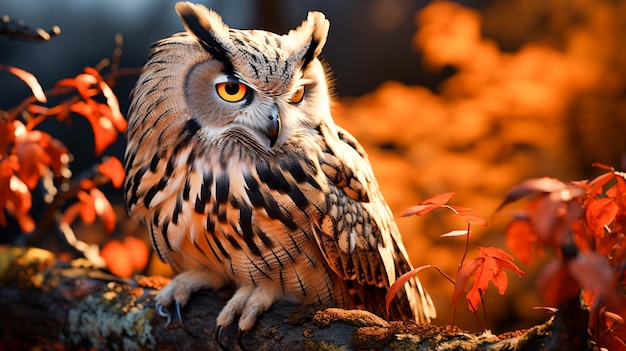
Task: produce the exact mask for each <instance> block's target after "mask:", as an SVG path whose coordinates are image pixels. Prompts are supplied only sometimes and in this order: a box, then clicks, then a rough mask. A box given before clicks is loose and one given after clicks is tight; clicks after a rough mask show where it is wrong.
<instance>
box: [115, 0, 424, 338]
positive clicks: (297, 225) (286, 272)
mask: <svg viewBox="0 0 626 351" xmlns="http://www.w3.org/2000/svg"><path fill="white" fill-rule="evenodd" d="M176 11H177V13H178V15H179V16H180V18H181V20H182V22H183V24H184V27H185V29H186V32H184V33H178V34H175V35H173V36H171V37H169V38H165V39H163V40H160V41H158V42H156V43H155V44H154V45H153V47H152V52H151V54H150V56H149V58H148V59H147V61H146V63H145V66H144V68H143V72H142V74H141V76H140V77H139V79H138V81H137V83H136V86H135V88H134V90H133V92H132V96H131V97H132V102H131V106H130V110H129V124H128V131H127V134H126V138H127V148H126V152H125V168H126V171H127V175H126V180H125V184H124V186H125V195H126V202H127V208H128V211H129V213H130V215H131V216H132V217H133V218H135V219H138V220H140V221H141V222H143V223H144V225H145V226H146V227H147V230H148V232H149V233H150V236H151V239H152V244H153V246H154V249H155V251H156V252H157V253H158V255H159V256H160V257H161V258H162V259H163V260H164V261H165V262H167V263H169V264H170V265H171V266H172V268H173V269H174V271H175V272H176V273H177V275H176V276H175V277H174V278H173V279H172V281H171V282H170V283H169V285H167V286H166V287H165V288H164V289H162V290H161V291H160V292H159V293H158V295H157V296H156V301H157V307H159V308H166V307H169V306H173V305H176V306H184V305H185V304H186V303H187V301H188V300H189V298H190V294H192V293H193V292H195V291H198V290H202V289H220V288H222V287H227V286H231V287H233V288H234V289H235V293H234V295H233V296H232V298H230V300H229V301H228V302H227V303H226V305H225V306H224V307H223V309H222V310H221V311H220V312H219V314H218V315H217V327H218V329H219V331H220V332H221V330H222V329H223V328H225V327H227V326H229V325H231V324H233V323H234V322H236V320H238V328H239V330H240V331H247V330H250V329H251V328H252V327H253V326H254V324H255V321H256V320H257V318H258V317H259V316H260V315H261V314H262V313H263V312H265V311H266V310H267V309H268V308H270V307H271V306H272V304H273V303H274V302H276V301H278V300H288V301H293V302H296V303H301V304H313V303H316V304H320V305H322V306H329V307H330V306H332V307H341V308H346V309H365V310H369V311H371V312H373V313H376V314H378V315H380V316H384V317H388V318H390V319H402V320H405V319H413V320H416V321H418V322H429V321H430V320H431V318H434V317H435V309H434V307H433V303H432V300H431V298H430V297H429V295H428V294H427V293H426V292H425V290H424V289H423V288H422V286H421V284H420V282H419V281H418V280H417V279H416V278H414V279H412V280H410V281H409V282H408V283H407V284H406V285H405V287H404V289H401V291H400V293H398V295H397V296H396V297H395V298H394V300H393V301H392V304H391V308H390V311H389V312H388V314H387V311H386V310H385V293H386V291H387V289H388V287H389V286H390V284H392V283H393V282H394V281H395V280H396V279H397V278H398V277H399V276H400V275H402V274H403V273H405V272H407V271H409V270H411V269H412V266H411V263H410V261H409V258H408V255H407V252H406V249H405V247H404V245H403V244H402V239H401V237H400V233H399V231H398V227H397V226H396V223H395V222H394V217H393V215H392V213H391V211H390V209H389V207H388V206H387V204H386V202H385V200H384V198H383V196H382V194H381V192H380V190H379V187H378V183H377V181H376V178H375V177H374V174H373V172H372V167H371V165H370V163H369V161H368V157H367V154H366V152H365V150H364V149H363V147H362V146H361V145H360V144H359V142H358V141H357V140H356V139H355V138H354V137H353V136H352V135H350V133H348V132H347V131H346V130H344V129H342V128H341V127H339V126H338V125H336V124H335V123H334V121H333V118H332V116H331V97H330V95H331V94H330V92H329V91H330V88H329V77H328V76H329V74H328V73H327V69H326V68H325V65H324V64H322V63H321V61H320V59H319V55H320V52H321V50H322V47H323V46H324V44H325V42H326V37H327V34H328V29H329V21H328V20H327V19H326V18H325V17H324V15H323V14H322V13H319V12H310V13H309V14H308V17H307V19H306V20H305V21H303V22H302V24H301V25H300V26H299V27H297V28H296V29H294V30H291V31H290V32H289V33H288V34H286V35H278V34H274V33H271V32H267V31H263V30H237V29H231V28H229V27H228V26H227V25H225V24H224V23H223V21H222V19H221V17H220V16H219V15H218V14H217V13H215V12H213V11H212V10H209V9H207V8H205V7H203V6H201V5H194V4H190V3H183V2H181V3H177V4H176Z"/></svg>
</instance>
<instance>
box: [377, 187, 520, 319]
mask: <svg viewBox="0 0 626 351" xmlns="http://www.w3.org/2000/svg"><path fill="white" fill-rule="evenodd" d="M454 195H455V193H442V194H438V195H435V196H433V197H431V198H428V199H426V200H423V201H421V202H420V203H419V204H418V205H416V206H412V207H410V208H409V209H407V211H406V212H405V213H404V214H402V216H403V217H407V216H414V215H417V216H420V215H423V214H426V213H428V212H430V211H432V210H434V209H437V208H447V209H449V210H450V211H452V213H453V214H454V215H456V216H459V217H461V218H462V219H463V220H465V221H466V222H467V224H468V227H467V229H466V230H453V231H450V232H448V233H446V234H443V235H441V237H456V236H464V235H467V237H468V240H469V235H470V233H471V230H470V226H471V225H472V224H475V225H481V226H486V225H487V221H485V220H484V219H483V218H482V217H480V216H479V215H477V214H475V213H474V212H473V211H472V209H470V208H466V207H460V206H455V205H450V204H448V202H449V201H450V200H451V199H452V197H453V196H454ZM478 250H479V257H477V258H475V259H472V260H470V261H465V262H463V261H464V259H465V254H464V255H463V259H461V265H460V267H459V270H458V272H457V277H456V281H455V280H454V279H452V278H451V277H450V276H448V275H447V274H446V273H445V272H443V271H442V270H441V268H439V267H438V266H435V265H424V266H420V267H417V268H415V269H413V270H411V271H409V272H407V273H405V274H403V275H402V276H400V277H399V278H398V279H397V280H396V281H395V282H394V283H393V284H391V286H390V287H389V290H388V291H387V294H386V296H385V302H386V307H387V309H389V306H390V304H391V301H392V300H393V298H394V296H395V295H396V294H397V293H398V291H399V290H400V289H401V288H402V286H404V284H405V283H406V282H408V281H409V280H411V279H413V277H414V276H415V275H417V274H418V273H419V272H421V271H422V270H424V269H426V268H435V269H437V270H438V271H439V273H441V274H442V275H443V276H444V277H445V278H446V279H448V280H449V281H450V282H451V283H452V284H454V291H453V294H452V298H451V304H452V305H453V306H454V308H455V309H456V306H457V304H458V299H459V298H460V297H461V295H462V294H463V293H466V300H467V304H468V307H469V309H470V311H472V312H476V310H477V308H478V305H479V304H480V302H481V299H482V295H483V294H484V293H485V291H486V290H487V287H488V286H489V282H492V283H493V285H495V287H496V288H497V289H498V292H499V293H500V294H501V295H502V294H504V292H505V291H506V288H507V286H508V282H509V280H508V277H507V275H506V273H505V271H504V270H505V269H510V270H513V271H514V272H515V273H517V275H518V276H520V277H521V276H523V275H524V274H525V273H524V272H523V271H522V270H521V269H519V268H518V267H517V266H516V265H515V263H513V262H514V259H513V257H512V256H511V255H509V254H507V253H506V252H504V251H502V250H501V249H498V248H493V247H480V248H478ZM465 253H467V247H466V252H465ZM472 280H473V284H472V286H471V287H470V288H469V290H467V291H466V290H465V289H466V287H467V285H468V284H469V282H470V281H472Z"/></svg>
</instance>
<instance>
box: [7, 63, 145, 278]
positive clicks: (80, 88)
mask: <svg viewBox="0 0 626 351" xmlns="http://www.w3.org/2000/svg"><path fill="white" fill-rule="evenodd" d="M106 62H109V61H105V63H106ZM0 69H2V70H6V71H8V72H10V73H12V74H14V75H15V76H17V77H18V78H20V79H21V80H22V81H24V82H25V83H26V84H27V85H28V86H29V87H30V88H31V90H32V93H33V96H32V97H29V98H26V99H25V100H24V101H23V102H22V103H21V104H19V105H18V106H15V107H14V108H11V109H9V110H6V111H5V110H0V116H1V119H0V155H2V156H1V158H0V226H2V227H7V225H8V222H7V217H6V215H7V214H8V215H10V216H11V217H13V218H14V219H15V220H16V221H17V223H18V225H19V227H20V229H21V231H22V232H23V233H24V235H25V242H26V243H29V244H30V245H35V244H37V240H38V239H40V238H41V237H42V236H48V235H49V233H50V232H60V233H61V234H62V236H63V237H64V238H65V240H66V244H68V245H70V246H71V247H72V248H74V249H75V250H76V251H78V252H79V253H80V254H82V255H84V256H85V257H87V258H89V259H90V260H91V261H92V262H93V264H95V265H96V266H100V267H104V266H105V265H106V266H107V267H108V268H109V269H110V270H111V271H112V272H113V273H115V274H117V275H120V276H124V277H129V276H131V275H132V274H133V271H134V270H136V271H142V270H143V269H144V268H145V266H146V264H147V261H148V256H149V253H148V248H147V246H146V245H145V243H144V242H143V241H140V240H139V239H135V241H133V239H132V238H131V237H127V238H126V239H125V241H124V245H126V246H132V250H133V252H134V254H133V255H127V256H129V257H130V258H129V262H130V263H128V264H120V263H119V262H124V261H123V260H120V257H124V255H123V254H124V253H125V252H126V251H128V249H126V246H124V245H122V244H120V245H119V246H115V244H116V243H117V242H115V241H111V242H109V243H107V244H106V245H105V247H104V249H103V251H102V252H101V253H100V254H99V247H98V245H95V244H88V243H86V242H84V241H82V240H80V239H79V238H78V237H77V236H76V235H75V233H74V231H73V229H72V224H73V223H74V222H75V221H76V219H78V218H80V219H81V221H82V223H84V224H92V223H94V222H96V220H98V221H99V222H100V223H102V226H103V228H104V231H105V232H106V233H109V234H110V233H113V231H114V230H115V228H116V224H117V215H116V213H115V211H114V208H113V206H112V205H111V203H110V202H109V200H108V198H107V196H106V195H105V194H104V193H103V192H102V191H101V190H100V189H99V187H101V186H104V185H106V184H111V185H112V186H113V187H114V188H120V187H121V186H122V183H123V181H124V168H123V166H122V164H121V162H120V161H119V159H118V158H116V157H115V156H106V157H103V158H102V160H101V163H99V164H96V165H94V166H93V167H91V168H89V169H88V170H86V171H84V172H82V173H80V174H77V175H75V174H73V173H72V172H71V170H70V161H71V160H72V156H71V153H70V150H68V149H67V147H66V146H65V145H64V144H63V142H62V141H60V140H58V139H55V138H54V137H52V136H51V135H50V134H49V133H48V132H46V131H43V130H37V128H38V127H39V126H40V125H41V124H42V123H43V122H45V121H46V120H51V119H54V120H56V121H57V122H60V123H71V122H72V119H73V118H76V116H81V117H83V118H85V119H87V121H88V122H89V124H90V126H91V128H92V131H93V134H92V136H93V141H94V144H95V145H94V146H95V147H94V149H95V153H96V156H102V154H103V153H104V152H105V150H106V149H107V148H108V147H109V146H110V145H111V144H112V143H114V142H115V141H116V140H117V138H118V137H119V135H120V133H123V132H124V131H125V129H126V119H125V118H124V116H123V115H122V113H121V112H120V109H119V104H118V101H117V97H116V96H115V94H114V93H113V91H112V90H111V87H110V85H111V84H112V83H114V82H115V79H116V78H117V77H119V76H121V75H124V74H129V73H132V71H131V72H128V71H120V70H118V69H117V67H116V66H114V70H113V71H112V72H111V74H110V75H109V76H108V77H107V79H105V78H104V77H102V76H101V74H100V72H99V71H98V70H96V69H95V68H92V67H87V68H85V69H84V72H83V73H80V74H78V75H77V76H76V77H73V78H65V79H61V80H60V81H59V82H58V83H57V84H56V85H55V86H54V87H53V88H52V89H51V90H48V91H45V92H44V91H43V89H42V88H41V86H40V85H39V82H38V81H37V79H36V78H35V77H34V76H33V75H31V74H30V73H28V72H26V71H24V70H22V69H19V68H16V67H10V66H3V65H0ZM53 97H54V98H56V100H58V101H59V102H54V103H50V102H49V98H53ZM40 185H41V186H40ZM38 189H41V190H42V192H43V200H44V202H45V203H46V210H45V211H44V214H43V216H42V217H41V218H40V219H39V220H38V221H37V222H36V221H35V220H34V219H33V217H32V213H31V207H32V204H33V194H34V193H35V194H39V192H35V190H38ZM3 241H4V240H3ZM19 241H20V240H18V241H17V242H19ZM103 259H104V260H103ZM129 268H130V269H129Z"/></svg>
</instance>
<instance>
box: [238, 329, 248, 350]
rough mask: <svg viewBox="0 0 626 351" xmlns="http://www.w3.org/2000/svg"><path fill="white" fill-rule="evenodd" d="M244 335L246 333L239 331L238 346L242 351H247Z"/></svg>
mask: <svg viewBox="0 0 626 351" xmlns="http://www.w3.org/2000/svg"><path fill="white" fill-rule="evenodd" d="M243 333H245V332H244V331H243V330H241V329H238V330H237V345H239V347H240V348H241V349H242V350H245V349H246V348H245V347H243Z"/></svg>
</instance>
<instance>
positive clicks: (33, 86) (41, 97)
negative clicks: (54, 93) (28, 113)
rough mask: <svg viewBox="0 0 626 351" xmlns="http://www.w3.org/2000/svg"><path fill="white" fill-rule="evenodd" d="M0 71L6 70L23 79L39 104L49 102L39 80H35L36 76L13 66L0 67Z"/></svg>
mask: <svg viewBox="0 0 626 351" xmlns="http://www.w3.org/2000/svg"><path fill="white" fill-rule="evenodd" d="M0 69H5V70H7V71H9V72H11V73H13V74H14V75H15V76H17V77H18V78H19V79H21V80H22V81H23V82H24V83H26V85H28V87H29V88H30V90H31V91H32V92H33V96H34V97H35V99H37V101H39V102H46V101H47V99H46V94H44V92H43V89H41V85H40V84H39V81H38V80H37V78H35V76H34V75H32V74H30V73H29V72H26V71H24V70H22V69H19V68H16V67H11V66H3V65H0Z"/></svg>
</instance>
